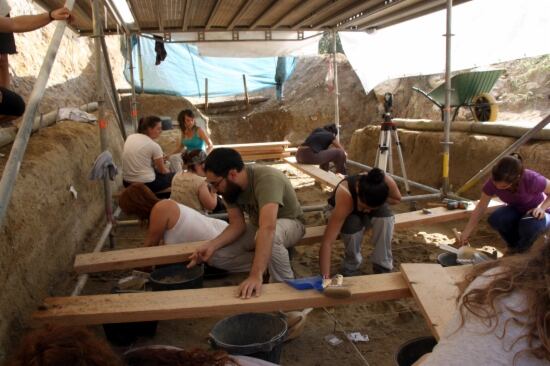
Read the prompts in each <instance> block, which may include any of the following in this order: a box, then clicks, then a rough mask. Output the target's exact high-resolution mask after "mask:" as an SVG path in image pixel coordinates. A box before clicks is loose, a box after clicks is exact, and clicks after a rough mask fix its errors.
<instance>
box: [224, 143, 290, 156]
mask: <svg viewBox="0 0 550 366" xmlns="http://www.w3.org/2000/svg"><path fill="white" fill-rule="evenodd" d="M289 145H290V142H289V141H274V142H255V143H247V144H226V145H214V149H217V148H220V147H227V148H231V149H235V150H237V151H238V152H240V153H242V152H245V151H258V150H262V149H273V148H280V149H281V151H282V150H284V148H285V147H287V146H289Z"/></svg>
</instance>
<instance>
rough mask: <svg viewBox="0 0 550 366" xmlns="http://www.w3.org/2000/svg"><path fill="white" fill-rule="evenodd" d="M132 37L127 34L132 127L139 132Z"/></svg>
mask: <svg viewBox="0 0 550 366" xmlns="http://www.w3.org/2000/svg"><path fill="white" fill-rule="evenodd" d="M131 42H132V37H131V36H127V37H126V44H127V45H128V47H127V52H126V53H127V56H126V58H127V59H128V62H129V63H130V64H129V65H128V68H129V70H130V89H131V90H132V99H131V102H130V115H131V116H132V127H133V128H134V132H137V130H138V118H137V117H138V112H137V101H136V83H135V80H134V60H133V58H132V57H133V56H132V43H131Z"/></svg>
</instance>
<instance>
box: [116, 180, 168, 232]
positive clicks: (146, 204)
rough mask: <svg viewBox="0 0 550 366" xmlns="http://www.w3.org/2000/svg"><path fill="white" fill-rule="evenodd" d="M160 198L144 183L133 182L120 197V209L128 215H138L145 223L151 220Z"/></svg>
mask: <svg viewBox="0 0 550 366" xmlns="http://www.w3.org/2000/svg"><path fill="white" fill-rule="evenodd" d="M159 201H160V199H159V198H158V197H157V196H155V194H154V193H153V191H151V190H150V189H149V188H148V187H147V186H146V185H145V184H143V183H132V184H130V185H129V186H128V187H127V188H125V189H124V190H123V191H122V193H121V195H120V197H119V198H118V205H119V206H120V209H121V210H122V211H123V212H124V213H125V214H127V215H136V216H137V217H138V218H139V219H140V220H141V221H142V222H143V223H147V222H148V221H149V215H150V214H151V210H152V209H153V207H154V206H155V205H156V204H157V202H159Z"/></svg>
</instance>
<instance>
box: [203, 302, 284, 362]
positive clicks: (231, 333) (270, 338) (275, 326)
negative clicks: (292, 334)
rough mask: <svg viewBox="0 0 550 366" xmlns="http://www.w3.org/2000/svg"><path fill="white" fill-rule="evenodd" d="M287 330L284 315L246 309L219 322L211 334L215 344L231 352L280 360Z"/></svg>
mask: <svg viewBox="0 0 550 366" xmlns="http://www.w3.org/2000/svg"><path fill="white" fill-rule="evenodd" d="M287 330H288V325H287V324H286V321H285V320H284V319H283V318H281V317H278V316H275V315H270V314H261V313H245V314H239V315H234V316H230V317H228V318H225V319H223V320H220V321H219V322H217V323H216V325H215V326H214V328H212V331H211V332H210V338H211V344H212V346H213V347H214V348H219V349H223V350H224V351H226V352H227V353H229V354H232V355H245V356H250V357H256V358H260V359H262V360H265V361H269V362H273V363H277V364H278V363H279V361H280V359H281V352H282V350H283V341H284V339H285V336H286V332H287Z"/></svg>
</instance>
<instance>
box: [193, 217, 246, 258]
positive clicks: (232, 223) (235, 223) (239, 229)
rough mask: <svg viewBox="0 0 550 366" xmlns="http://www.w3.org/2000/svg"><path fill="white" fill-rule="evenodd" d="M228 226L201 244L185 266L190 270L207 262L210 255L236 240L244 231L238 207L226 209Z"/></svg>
mask: <svg viewBox="0 0 550 366" xmlns="http://www.w3.org/2000/svg"><path fill="white" fill-rule="evenodd" d="M227 216H228V218H229V225H228V226H227V227H226V228H225V230H224V231H222V233H221V234H220V235H218V236H217V237H215V238H214V239H212V240H209V241H207V242H206V243H204V244H202V245H201V246H200V247H199V248H197V250H196V251H195V253H193V254H192V255H191V257H190V259H191V262H190V263H189V265H188V266H187V267H188V268H191V267H193V266H195V265H197V264H200V263H203V262H208V260H209V259H210V257H211V256H212V254H214V252H215V251H216V250H218V249H220V248H223V247H225V246H226V245H229V244H231V243H233V242H234V241H235V240H237V239H238V238H239V237H240V236H241V235H243V234H244V232H245V231H246V222H245V221H244V215H243V212H242V211H241V210H240V209H239V208H238V207H232V208H228V209H227Z"/></svg>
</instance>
